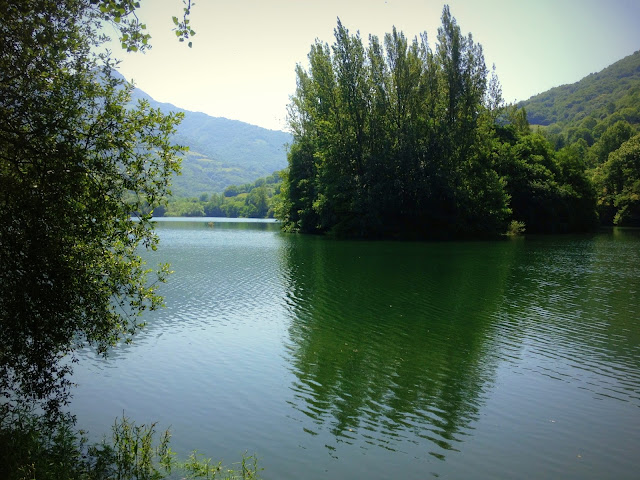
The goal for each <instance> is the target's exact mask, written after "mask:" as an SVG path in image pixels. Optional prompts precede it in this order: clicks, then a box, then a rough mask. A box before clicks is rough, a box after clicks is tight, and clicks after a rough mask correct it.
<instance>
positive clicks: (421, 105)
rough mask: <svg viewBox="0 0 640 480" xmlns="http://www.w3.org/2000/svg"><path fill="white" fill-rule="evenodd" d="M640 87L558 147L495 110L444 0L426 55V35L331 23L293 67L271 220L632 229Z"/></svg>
mask: <svg viewBox="0 0 640 480" xmlns="http://www.w3.org/2000/svg"><path fill="white" fill-rule="evenodd" d="M635 85H636V87H635V90H634V91H631V92H623V93H624V94H623V95H622V96H621V97H622V98H621V99H620V100H619V104H618V105H617V104H615V103H612V102H607V104H606V105H605V108H607V109H608V110H607V111H608V112H617V113H616V114H615V115H613V116H612V117H610V118H608V119H606V121H605V120H604V119H600V121H598V119H597V118H594V117H593V116H590V117H587V118H586V119H585V120H584V121H583V122H582V123H583V124H584V126H583V125H581V127H579V128H577V129H576V128H568V129H567V131H566V132H565V133H564V138H565V139H566V140H565V141H558V139H559V138H560V137H561V136H562V132H559V131H557V129H556V130H553V129H548V130H545V129H536V128H531V127H530V125H529V122H528V120H527V113H526V110H525V109H524V108H518V107H516V106H508V107H507V106H504V105H503V102H502V98H501V89H500V85H499V83H498V81H497V78H496V77H495V75H490V72H489V71H488V69H487V68H486V66H485V62H484V57H483V52H482V47H481V46H480V45H479V44H477V43H475V42H474V40H473V37H472V35H471V34H469V35H467V36H464V35H462V33H461V30H460V27H459V26H458V25H457V23H456V20H455V19H454V18H453V17H452V16H451V13H450V11H449V8H448V7H446V6H445V8H444V10H443V14H442V26H441V28H439V29H438V35H437V43H436V46H435V48H434V49H432V48H431V47H430V46H429V44H428V42H427V35H426V33H425V34H423V35H422V36H420V38H415V39H414V40H413V41H411V42H409V41H408V40H407V39H406V38H405V36H404V35H403V34H402V33H401V32H398V31H396V30H395V29H394V30H393V32H392V33H390V34H387V35H386V36H385V38H384V40H383V42H381V41H380V40H379V39H378V38H377V37H375V36H370V37H369V43H368V45H367V46H365V45H364V43H363V41H362V39H361V37H360V35H359V34H356V35H353V34H350V33H349V31H348V30H347V29H346V28H345V27H344V26H343V25H342V24H341V23H340V22H338V26H337V28H336V29H335V42H334V44H333V45H332V46H331V47H329V45H328V44H326V43H322V42H320V41H317V42H316V43H315V44H314V45H313V46H312V48H311V51H310V53H309V68H308V69H304V68H303V67H302V66H298V68H297V90H296V93H295V95H294V96H293V98H292V102H291V105H290V126H291V129H292V133H293V136H294V139H293V144H292V145H291V148H290V151H289V157H288V160H289V167H288V169H287V170H286V171H285V172H284V178H285V181H284V184H283V188H282V195H281V203H280V205H279V208H278V209H277V213H276V215H277V216H278V217H279V218H280V219H281V220H282V221H283V223H284V226H285V228H286V229H287V230H289V231H298V232H305V233H333V234H337V235H348V236H361V237H380V236H382V237H419V238H433V237H436V238H459V237H463V238H468V237H492V236H495V235H499V234H502V233H504V232H505V231H507V229H508V228H509V226H511V228H512V229H513V228H514V226H515V227H516V229H518V230H522V229H523V228H526V231H527V232H530V233H564V232H578V231H588V230H591V229H593V228H594V227H596V226H597V225H598V222H599V221H600V222H601V223H604V224H611V223H615V224H617V225H640V214H639V213H640V203H639V201H638V194H640V183H638V179H640V174H639V171H640V167H639V166H638V160H637V158H638V137H637V131H638V121H637V120H638V119H637V118H636V116H637V113H638V102H637V101H635V100H634V99H636V100H637V96H638V87H637V85H639V83H638V82H637V80H636V83H635ZM619 108H620V110H621V111H618V109H619ZM614 119H615V121H614ZM631 122H634V123H631ZM588 126H590V127H591V128H593V129H594V131H593V132H592V133H591V136H590V137H589V136H587V135H586V134H585V133H584V131H583V130H584V129H585V128H586V127H588ZM596 127H597V129H599V130H597V129H596ZM576 130H577V131H576ZM585 136H586V137H587V139H584V138H582V137H585Z"/></svg>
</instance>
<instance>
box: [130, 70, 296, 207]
mask: <svg viewBox="0 0 640 480" xmlns="http://www.w3.org/2000/svg"><path fill="white" fill-rule="evenodd" d="M118 75H119V74H118ZM138 99H144V100H147V101H148V102H149V103H150V105H151V106H152V107H153V108H160V110H161V111H163V112H165V113H168V112H171V111H173V112H182V113H184V119H183V120H182V123H181V124H180V125H179V126H178V129H177V133H176V135H175V136H174V138H173V140H174V141H175V142H176V143H178V144H180V145H185V146H188V147H189V153H187V154H186V155H185V157H184V158H183V161H182V175H180V176H178V177H176V178H174V180H173V188H172V190H173V194H174V196H177V197H191V196H197V195H200V194H202V193H214V192H222V191H223V190H224V189H225V188H226V187H227V186H229V185H242V184H245V183H251V182H254V181H255V180H257V179H258V178H261V177H266V176H268V175H271V174H272V173H273V172H275V171H277V170H282V169H283V168H285V167H286V166H287V151H286V145H288V144H289V143H290V142H291V135H290V134H288V133H286V132H282V131H278V130H269V129H266V128H262V127H258V126H256V125H251V124H248V123H245V122H241V121H238V120H230V119H228V118H223V117H212V116H210V115H207V114H205V113H201V112H192V111H189V110H185V109H182V108H179V107H176V106H175V105H172V104H170V103H162V102H158V101H156V100H154V99H153V98H152V97H151V96H150V95H149V94H147V93H146V92H144V91H143V90H140V89H139V88H136V89H135V90H134V92H133V95H132V100H133V101H137V100H138Z"/></svg>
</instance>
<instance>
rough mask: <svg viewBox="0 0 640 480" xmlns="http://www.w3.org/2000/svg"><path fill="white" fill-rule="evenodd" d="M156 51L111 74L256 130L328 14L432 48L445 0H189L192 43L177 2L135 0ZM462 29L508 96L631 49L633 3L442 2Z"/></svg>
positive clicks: (597, 66)
mask: <svg viewBox="0 0 640 480" xmlns="http://www.w3.org/2000/svg"><path fill="white" fill-rule="evenodd" d="M141 3H142V8H141V10H140V12H139V15H138V16H139V18H140V20H141V21H142V22H143V23H146V24H147V27H148V30H149V33H151V36H152V39H151V43H152V45H153V48H152V50H151V51H149V52H147V53H146V54H139V53H136V54H126V53H124V52H122V51H120V50H119V49H114V52H115V54H116V56H117V57H119V58H121V59H122V60H123V61H122V63H121V65H120V72H121V73H123V74H124V75H125V76H126V77H127V78H129V79H133V80H134V81H135V83H136V85H137V86H138V87H140V88H141V89H142V90H144V91H145V92H147V93H148V94H150V95H151V96H152V97H154V98H155V99H156V100H158V101H162V102H169V103H173V104H174V105H176V106H178V107H181V108H184V109H187V110H194V111H201V112H204V113H207V114H209V115H212V116H216V117H227V118H232V119H237V120H242V121H244V122H248V123H251V124H254V125H259V126H262V127H265V128H270V129H275V130H284V129H286V105H287V104H288V102H289V96H290V95H291V94H292V93H293V92H294V90H295V80H296V79H295V66H296V64H297V63H301V64H302V65H304V66H305V67H306V66H307V54H308V53H309V49H310V46H311V44H312V43H313V42H314V40H315V39H316V38H318V39H320V40H322V41H323V42H328V43H329V44H332V43H333V40H334V37H333V29H334V28H335V26H336V19H337V17H340V20H341V21H342V24H343V25H344V26H345V27H347V28H348V29H349V30H350V31H351V32H353V33H355V32H356V31H360V34H361V36H362V38H363V40H364V41H365V42H364V43H365V45H366V44H367V42H368V36H369V34H375V35H378V36H379V37H380V38H382V37H383V36H384V34H385V33H387V32H390V31H391V29H392V27H393V26H395V27H396V28H397V29H398V30H402V31H403V32H404V33H405V35H406V36H407V37H408V38H410V39H412V38H413V37H414V36H416V35H418V34H420V33H421V32H423V31H426V32H427V34H428V37H429V43H430V45H431V47H432V48H433V47H434V46H435V40H436V35H437V29H438V27H439V26H440V17H441V14H442V7H443V5H444V2H440V1H433V0H312V1H308V0H233V1H231V0H228V1H223V0H195V6H194V7H193V10H192V25H193V28H194V30H196V32H197V34H196V36H195V37H194V38H193V43H194V45H193V48H191V49H189V48H187V46H186V45H185V44H180V43H178V42H177V40H176V37H175V34H174V32H172V31H171V29H172V28H173V22H172V21H171V17H172V15H179V13H180V12H181V10H182V2H181V0H144V1H142V2H141ZM448 5H449V6H450V9H451V13H452V15H453V16H454V17H455V18H456V20H457V22H458V25H459V26H460V27H461V29H462V33H463V34H465V35H466V34H467V33H469V32H470V33H472V34H473V38H474V40H475V41H476V42H477V43H480V44H482V46H483V48H484V54H485V60H486V63H487V66H488V67H489V68H490V67H491V65H492V64H494V63H495V65H496V70H497V73H498V77H499V78H500V82H501V83H502V91H503V96H504V98H505V100H506V101H509V102H512V101H515V100H526V99H527V98H529V97H531V96H532V95H535V94H537V93H540V92H543V91H545V90H548V89H549V88H551V87H554V86H558V85H562V84H566V83H573V82H576V81H578V80H580V79H581V78H582V77H584V76H586V75H588V74H589V73H593V72H597V71H599V70H602V69H603V68H605V67H607V66H608V65H610V64H612V63H614V62H615V61H617V60H620V59H621V58H623V57H625V56H627V55H630V54H632V53H633V52H635V51H636V50H640V27H639V25H640V1H639V0H606V1H605V0H450V1H449V2H448Z"/></svg>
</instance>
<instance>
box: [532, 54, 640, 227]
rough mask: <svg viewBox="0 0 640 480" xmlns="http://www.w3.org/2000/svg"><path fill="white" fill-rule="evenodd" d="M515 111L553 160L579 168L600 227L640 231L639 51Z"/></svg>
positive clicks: (551, 91)
mask: <svg viewBox="0 0 640 480" xmlns="http://www.w3.org/2000/svg"><path fill="white" fill-rule="evenodd" d="M520 106H521V107H522V108H524V109H526V112H527V114H528V118H529V121H530V122H531V123H532V124H537V125H540V127H536V126H534V127H533V129H534V130H539V131H540V132H541V133H542V134H543V135H544V136H545V138H546V139H547V140H548V141H549V142H550V143H551V144H552V145H553V146H554V148H555V149H556V150H557V155H558V156H565V157H566V156H571V157H574V158H577V159H580V161H581V162H582V163H584V169H585V171H586V174H587V177H588V178H589V180H590V182H591V188H593V189H594V194H595V198H596V204H597V210H598V213H599V219H600V223H601V224H604V225H610V224H615V225H629V226H640V136H639V135H638V134H639V132H640V52H636V53H634V54H633V55H630V56H628V57H626V58H623V59H622V60H620V61H618V62H616V63H614V64H613V65H611V66H609V67H607V68H605V69H604V70H602V71H601V72H599V73H594V74H591V75H589V76H587V77H585V78H584V79H582V80H580V81H579V82H577V83H574V84H572V85H564V86H562V87H558V88H554V89H551V90H549V91H548V92H544V93H541V94H540V95H536V96H535V97H532V98H531V99H529V100H527V101H526V102H522V103H521V104H520Z"/></svg>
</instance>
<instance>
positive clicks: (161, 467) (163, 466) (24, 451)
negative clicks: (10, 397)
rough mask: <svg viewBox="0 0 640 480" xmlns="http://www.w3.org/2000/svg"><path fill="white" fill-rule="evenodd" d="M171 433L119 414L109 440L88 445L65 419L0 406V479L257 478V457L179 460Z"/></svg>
mask: <svg viewBox="0 0 640 480" xmlns="http://www.w3.org/2000/svg"><path fill="white" fill-rule="evenodd" d="M170 439H171V434H170V432H169V431H168V430H165V431H162V432H160V433H158V432H157V430H156V424H155V423H154V424H151V425H144V424H143V425H136V424H135V422H133V421H132V420H130V419H128V418H127V417H125V416H124V415H123V417H122V418H119V419H116V421H115V422H114V425H113V428H112V431H111V436H110V437H109V438H107V437H105V438H104V439H103V440H102V442H100V443H95V444H92V445H89V444H88V442H87V439H86V435H85V432H82V431H79V430H76V429H75V425H74V422H73V419H72V417H71V416H66V417H63V418H59V419H57V420H55V421H52V420H49V419H47V418H44V417H40V416H38V415H36V414H33V413H31V412H17V413H16V412H15V411H10V410H9V408H8V407H7V406H0V478H2V479H6V480H34V479H38V480H67V479H68V480H161V479H165V478H169V479H172V478H179V479H211V480H214V479H218V480H254V479H258V478H259V476H258V473H259V471H260V470H261V469H260V468H258V462H257V458H256V457H255V456H247V455H244V456H243V457H242V460H241V462H239V463H238V464H237V465H236V466H235V468H227V467H225V466H223V465H222V463H221V462H213V461H212V460H211V458H208V457H206V456H205V455H203V454H200V453H198V452H197V451H194V452H192V453H191V455H190V456H189V457H188V458H187V459H186V461H179V460H178V459H177V458H176V454H175V452H173V451H172V450H171V447H170Z"/></svg>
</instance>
